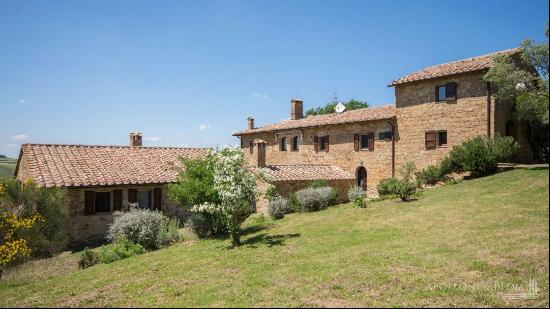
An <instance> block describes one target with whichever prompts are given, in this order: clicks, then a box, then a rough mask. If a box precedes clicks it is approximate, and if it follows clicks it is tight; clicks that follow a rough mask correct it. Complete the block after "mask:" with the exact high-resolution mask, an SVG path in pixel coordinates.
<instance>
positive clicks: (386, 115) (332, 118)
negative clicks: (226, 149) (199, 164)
mask: <svg viewBox="0 0 550 309" xmlns="http://www.w3.org/2000/svg"><path fill="white" fill-rule="evenodd" d="M393 117H395V106H393V105H385V106H381V107H368V108H362V109H356V110H351V111H345V112H343V113H341V114H337V113H333V114H326V115H318V116H309V117H306V118H302V119H299V120H285V121H282V122H279V123H276V124H271V125H266V126H263V127H259V128H256V129H253V130H246V131H238V132H235V133H233V135H235V136H238V135H244V134H252V133H259V132H272V131H279V130H289V129H299V128H308V127H317V126H325V125H334V124H342V123H350V122H362V121H370V120H381V119H390V118H393Z"/></svg>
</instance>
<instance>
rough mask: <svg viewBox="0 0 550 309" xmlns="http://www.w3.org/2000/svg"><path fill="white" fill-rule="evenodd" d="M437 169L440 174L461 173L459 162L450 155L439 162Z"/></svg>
mask: <svg viewBox="0 0 550 309" xmlns="http://www.w3.org/2000/svg"><path fill="white" fill-rule="evenodd" d="M439 171H440V172H441V175H443V176H448V175H450V174H452V173H462V172H463V170H462V167H461V166H460V163H458V162H457V161H454V160H453V158H451V156H446V157H445V158H444V159H443V160H442V161H441V163H439Z"/></svg>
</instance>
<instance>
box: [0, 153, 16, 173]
mask: <svg viewBox="0 0 550 309" xmlns="http://www.w3.org/2000/svg"><path fill="white" fill-rule="evenodd" d="M16 164H17V160H16V159H12V158H0V177H2V176H9V177H11V176H13V172H15V165H16Z"/></svg>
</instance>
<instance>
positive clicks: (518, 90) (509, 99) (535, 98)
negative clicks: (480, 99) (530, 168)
mask: <svg viewBox="0 0 550 309" xmlns="http://www.w3.org/2000/svg"><path fill="white" fill-rule="evenodd" d="M545 33H546V38H547V41H546V42H542V43H536V42H534V41H532V40H525V41H523V43H522V44H521V47H522V53H521V57H522V59H523V60H524V62H525V63H527V64H529V65H530V66H531V67H533V68H535V70H536V72H532V71H531V70H529V69H528V68H525V67H523V66H520V65H517V64H516V63H514V61H512V59H511V58H510V57H509V56H505V55H498V56H496V57H495V58H494V65H493V67H491V69H489V71H488V72H487V74H485V76H484V79H485V80H486V81H488V82H491V83H492V84H493V85H495V86H496V88H497V91H496V93H495V97H496V98H497V101H498V102H499V104H514V105H515V106H514V107H515V111H516V114H517V117H518V119H519V120H521V121H524V122H526V123H528V124H529V127H530V128H531V138H530V139H529V143H530V146H531V148H532V150H533V152H534V154H535V155H536V156H537V159H542V160H544V161H546V162H548V151H549V134H548V131H549V121H548V111H549V105H548V57H549V56H548V55H549V52H548V23H547V24H546V31H545Z"/></svg>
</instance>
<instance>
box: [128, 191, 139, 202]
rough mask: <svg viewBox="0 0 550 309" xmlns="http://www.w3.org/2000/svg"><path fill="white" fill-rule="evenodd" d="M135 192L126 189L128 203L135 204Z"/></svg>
mask: <svg viewBox="0 0 550 309" xmlns="http://www.w3.org/2000/svg"><path fill="white" fill-rule="evenodd" d="M137 201H138V200H137V190H136V189H128V203H137Z"/></svg>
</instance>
